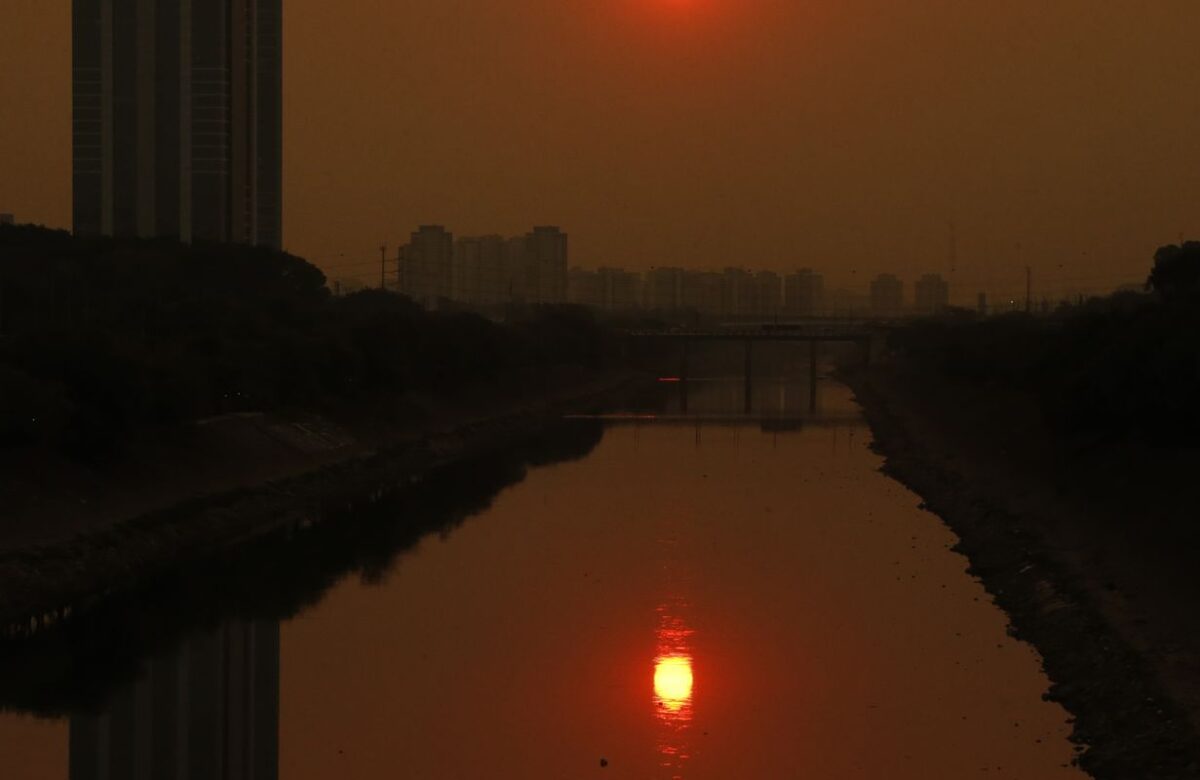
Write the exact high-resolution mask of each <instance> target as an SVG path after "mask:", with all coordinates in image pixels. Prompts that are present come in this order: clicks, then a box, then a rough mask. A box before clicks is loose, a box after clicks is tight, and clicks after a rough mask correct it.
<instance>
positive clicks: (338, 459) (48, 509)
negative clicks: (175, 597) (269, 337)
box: [0, 371, 637, 636]
mask: <svg viewBox="0 0 1200 780" xmlns="http://www.w3.org/2000/svg"><path fill="white" fill-rule="evenodd" d="M636 381H637V379H636V377H634V376H633V375H632V374H629V373H627V372H621V371H618V372H611V373H605V374H582V373H578V374H573V375H570V376H559V377H553V378H551V379H550V380H547V381H543V382H540V383H539V388H538V390H539V391H538V392H537V393H534V394H529V393H521V392H516V389H514V388H512V387H509V388H505V389H504V392H497V393H494V394H492V395H491V396H489V394H488V393H487V392H483V391H481V392H480V393H479V394H478V397H485V396H486V397H488V400H487V401H486V402H474V403H464V404H459V405H458V406H456V407H449V406H447V407H445V408H441V409H438V410H436V411H434V412H430V410H428V409H427V410H426V411H425V413H424V414H422V415H421V417H420V421H419V423H412V422H409V423H407V424H406V423H404V422H403V420H402V419H401V418H393V419H392V422H391V423H390V424H379V425H375V426H372V425H371V421H370V419H369V416H367V415H363V414H359V415H358V416H357V418H356V419H353V420H349V421H348V422H345V423H343V424H338V423H334V422H331V421H330V420H328V419H325V418H322V417H319V416H316V415H303V416H296V415H293V416H290V417H288V416H282V415H273V416H264V415H234V416H230V417H226V418H221V419H219V420H211V421H205V422H203V423H201V424H198V425H197V426H196V428H197V430H194V431H192V432H191V433H189V435H188V437H187V438H186V441H184V442H182V443H176V444H174V445H173V446H166V445H159V446H157V447H156V448H154V449H153V450H152V451H151V452H152V457H148V456H147V454H146V453H145V452H141V453H139V454H138V455H137V456H136V457H132V458H128V459H125V460H124V461H123V462H124V464H125V466H124V467H123V468H122V467H116V466H111V465H110V466H108V467H106V469H105V471H104V472H102V473H101V475H99V476H97V475H96V474H95V473H92V474H90V475H89V476H88V478H87V479H81V478H79V477H78V475H68V476H67V477H65V478H64V477H63V476H62V475H60V479H62V481H64V482H66V483H67V484H68V485H69V487H68V488H67V489H66V490H65V491H63V492H65V493H67V494H69V498H68V500H65V501H64V500H63V496H62V495H61V494H60V495H57V496H56V495H47V494H45V493H44V492H39V491H35V490H32V489H28V488H27V489H26V490H25V491H24V492H23V493H22V494H17V493H16V492H15V491H13V490H12V489H11V487H10V490H9V492H10V494H12V495H13V497H14V499H15V500H16V503H17V504H18V505H20V506H22V507H23V508H24V509H25V510H26V514H25V516H24V517H23V518H16V519H14V517H13V516H12V515H10V516H9V518H8V519H7V520H6V522H5V527H4V528H3V529H0V530H2V531H3V533H0V630H2V631H3V632H4V633H5V634H7V635H9V636H19V635H25V634H28V633H31V632H37V631H40V630H42V629H44V628H45V627H47V626H49V625H52V624H54V623H55V622H57V621H59V620H63V619H66V618H69V617H70V616H71V615H73V614H77V613H79V612H80V611H83V610H87V609H88V607H89V605H91V604H95V603H97V602H99V601H102V600H103V599H104V598H105V596H107V595H110V594H112V593H114V592H120V591H123V590H127V589H131V588H134V587H136V586H137V585H138V584H139V583H141V582H143V581H146V580H147V579H148V578H151V577H153V576H154V575H155V574H156V573H158V572H161V571H163V570H164V569H166V568H168V567H172V566H176V565H180V564H181V563H183V562H187V561H194V560H197V559H201V558H203V557H204V556H206V555H211V554H214V553H216V552H219V551H220V550H222V549H227V548H232V547H236V546H238V545H240V544H243V543H245V542H247V541H249V540H252V539H255V538H258V537H261V536H264V535H266V534H270V533H272V532H273V531H275V530H277V529H279V528H282V527H287V526H289V525H294V524H306V523H312V522H319V521H320V520H321V518H322V517H323V516H325V514H326V510H327V509H329V508H331V507H338V508H342V507H345V506H346V505H347V504H351V503H353V502H355V501H359V500H364V499H367V500H369V499H370V497H371V496H372V495H376V494H378V493H379V492H380V491H383V490H388V489H391V488H394V487H395V486H396V485H397V484H405V483H407V482H412V481H418V480H420V479H422V478H423V477H424V476H425V475H427V474H429V473H431V472H432V471H434V470H436V469H438V468H440V467H444V466H446V465H449V464H452V463H455V462H458V461H462V460H466V459H470V458H474V457H477V456H480V455H482V454H486V453H489V452H494V451H498V450H502V449H503V448H504V447H506V446H511V445H512V444H513V443H514V442H518V441H520V440H521V439H522V438H523V437H528V436H530V435H532V434H536V433H537V432H538V431H539V430H541V429H543V428H545V427H546V426H549V425H551V424H553V423H554V422H555V421H556V420H558V419H559V418H560V417H561V416H562V415H563V414H565V413H568V412H574V411H580V410H591V409H594V408H595V407H596V406H598V405H600V404H603V403H604V402H605V401H606V400H607V399H610V398H611V397H613V396H614V394H616V393H618V392H619V391H620V390H621V389H622V388H624V387H628V386H630V385H631V384H633V383H634V382H636ZM478 397H477V399H476V401H478ZM401 417H402V416H401ZM193 466H194V467H196V468H203V470H204V473H203V474H201V475H198V476H197V477H196V478H194V479H188V478H187V474H186V471H187V469H189V468H190V467H193ZM181 472H182V476H181ZM154 473H161V474H163V475H164V479H163V482H164V484H159V485H156V484H153V483H148V482H147V479H152V478H153V477H152V475H153V474H154ZM47 479H48V480H51V481H52V476H47ZM139 485H144V486H145V492H144V493H140V492H139V491H138V490H137V488H138V486H139ZM164 485H165V486H164ZM10 486H11V483H10ZM80 495H85V496H87V497H86V498H85V499H82V500H81V499H80V498H78V496H80ZM21 498H24V501H23V502H22V501H20V500H19V499H21ZM72 507H75V508H76V509H77V511H75V512H74V513H73V514H68V515H66V516H64V515H63V513H64V511H66V510H69V509H70V508H72Z"/></svg>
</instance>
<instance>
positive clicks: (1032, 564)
mask: <svg viewBox="0 0 1200 780" xmlns="http://www.w3.org/2000/svg"><path fill="white" fill-rule="evenodd" d="M842 379H843V380H844V381H846V382H847V383H848V384H849V385H850V386H851V387H852V388H853V390H854V391H855V394H856V396H857V398H858V400H859V402H860V403H861V404H862V406H863V408H864V410H865V413H866V415H867V418H868V420H869V422H870V424H871V427H872V430H873V431H874V435H875V441H876V445H875V446H876V447H877V449H878V450H879V451H880V452H881V454H883V455H884V456H885V457H886V464H885V470H886V471H887V473H889V474H890V475H892V476H894V477H895V478H897V479H898V480H900V481H901V482H903V483H905V484H906V485H908V486H909V487H910V488H912V489H913V490H914V491H915V492H916V493H918V494H919V495H920V496H921V497H922V498H923V499H924V501H925V503H926V506H927V507H928V508H929V509H930V510H931V511H933V512H935V513H936V514H938V515H939V516H941V517H942V518H944V519H945V521H946V522H947V523H948V524H949V525H950V526H951V528H952V529H953V530H954V531H955V532H956V533H957V534H958V536H959V537H960V538H961V540H962V541H961V544H960V545H959V549H960V551H961V552H963V553H964V554H965V555H966V556H967V557H968V558H969V560H970V564H971V572H972V573H973V574H974V575H976V576H978V577H979V578H980V579H981V580H982V581H983V583H984V585H985V586H986V587H987V589H988V590H989V592H990V593H991V594H992V595H993V596H994V598H995V599H996V602H997V603H998V605H999V606H1000V607H1001V608H1002V609H1004V610H1005V612H1006V613H1007V614H1008V615H1009V616H1010V618H1011V631H1012V633H1013V634H1014V635H1015V636H1017V637H1019V638H1021V639H1023V640H1025V641H1028V642H1029V643H1031V644H1032V645H1033V646H1034V647H1036V648H1037V649H1038V651H1039V652H1040V653H1041V655H1042V657H1043V659H1044V665H1045V668H1046V671H1047V674H1048V675H1049V677H1050V679H1051V680H1052V683H1053V684H1052V688H1051V690H1050V693H1049V697H1050V698H1051V699H1053V700H1055V701H1058V702H1060V703H1062V704H1063V706H1065V707H1066V708H1067V709H1068V710H1069V711H1070V712H1071V713H1072V714H1073V715H1074V716H1075V723H1074V735H1073V738H1074V740H1075V741H1076V742H1077V743H1079V745H1080V754H1079V757H1078V761H1079V763H1080V765H1081V766H1082V767H1083V768H1084V769H1085V770H1086V771H1088V772H1089V773H1090V774H1092V775H1093V776H1095V777H1097V778H1100V779H1101V780H1106V779H1107V778H1114V779H1116V778H1121V779H1122V780H1125V779H1127V778H1195V777H1200V763H1198V758H1200V741H1198V740H1197V736H1196V731H1195V729H1194V727H1193V722H1194V718H1195V715H1196V712H1197V710H1196V703H1197V701H1198V700H1200V697H1197V696H1196V695H1195V693H1196V684H1197V682H1198V679H1200V675H1197V674H1196V672H1197V669H1196V666H1195V664H1196V660H1197V658H1200V656H1197V655H1196V653H1195V651H1194V649H1195V648H1196V647H1197V646H1200V645H1197V644H1196V639H1197V638H1196V636H1195V626H1194V625H1193V619H1192V618H1191V617H1190V615H1191V609H1190V606H1191V598H1190V593H1191V590H1192V588H1194V582H1192V581H1191V580H1192V579H1193V578H1189V577H1188V576H1187V572H1186V568H1184V563H1185V561H1184V560H1183V558H1182V557H1181V556H1180V555H1179V552H1180V551H1179V550H1178V549H1177V543H1178V540H1179V539H1180V538H1182V537H1181V536H1178V535H1176V533H1175V532H1178V533H1179V534H1183V533H1184V532H1182V531H1179V529H1177V528H1176V526H1174V525H1173V524H1172V522H1171V521H1170V518H1166V517H1160V518H1158V519H1157V520H1158V525H1157V526H1155V525H1154V523H1155V520H1154V519H1152V518H1148V517H1140V516H1139V517H1135V518H1132V519H1131V518H1130V516H1129V515H1128V513H1127V507H1128V505H1129V504H1130V503H1131V502H1133V503H1136V497H1137V496H1138V495H1139V494H1141V493H1143V491H1145V490H1146V489H1147V485H1145V484H1139V483H1138V482H1137V472H1136V471H1135V470H1132V469H1127V468H1122V467H1121V463H1120V461H1123V460H1124V459H1125V458H1129V457H1132V455H1131V454H1130V453H1129V452H1124V451H1121V450H1119V449H1118V450H1113V451H1112V452H1108V453H1106V452H1105V451H1104V450H1103V448H1102V447H1101V445H1098V444H1093V445H1091V446H1088V447H1087V448H1086V449H1087V451H1086V453H1084V452H1081V451H1080V446H1081V445H1080V443H1078V442H1061V441H1058V440H1056V439H1055V437H1054V436H1052V435H1051V434H1050V433H1048V432H1047V431H1046V430H1045V429H1044V428H1043V427H1042V426H1041V425H1040V423H1039V422H1037V417H1036V414H1034V412H1033V411H1032V410H1031V409H1030V408H1029V406H1028V404H1027V403H1026V400H1025V399H1021V398H1014V397H1006V396H1005V395H1003V394H1000V393H996V394H992V393H991V391H989V390H988V389H987V388H973V387H967V386H952V385H949V384H946V383H944V382H943V381H942V380H941V379H937V378H931V377H928V376H916V375H915V374H913V373H911V372H909V371H907V370H906V369H905V368H904V367H903V366H899V365H895V364H887V365H882V366H876V367H873V368H871V369H868V370H851V371H847V372H844V373H843V375H842ZM1114 461H1116V462H1114ZM1106 463H1107V466H1108V471H1110V472H1117V473H1121V474H1123V476H1124V479H1122V480H1117V479H1107V480H1105V479H1104V478H1103V477H1101V478H1100V479H1097V475H1102V474H1105V473H1106V469H1105V467H1104V466H1105V464H1106ZM1131 496H1132V497H1133V498H1131ZM1181 498H1182V497H1181ZM1159 500H1160V501H1161V502H1162V504H1163V506H1173V505H1174V504H1173V502H1172V501H1169V500H1168V501H1162V496H1159ZM1144 509H1145V507H1144ZM1147 511H1148V510H1147ZM1151 528H1157V530H1158V533H1153V532H1150V529H1151ZM1139 537H1140V539H1139ZM1152 537H1153V538H1152ZM1172 547H1175V548H1176V549H1175V551H1174V553H1171V552H1170V549H1171V548H1172ZM1192 549H1194V548H1192Z"/></svg>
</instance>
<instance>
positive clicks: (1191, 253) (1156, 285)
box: [1146, 241, 1200, 300]
mask: <svg viewBox="0 0 1200 780" xmlns="http://www.w3.org/2000/svg"><path fill="white" fill-rule="evenodd" d="M1146 288H1147V289H1150V290H1153V291H1154V292H1156V293H1158V294H1159V295H1161V296H1162V297H1163V299H1165V300H1177V299H1179V298H1184V297H1191V296H1194V295H1196V294H1197V293H1200V241H1187V242H1185V243H1184V244H1183V246H1178V245H1175V244H1170V245H1168V246H1164V247H1162V248H1160V249H1159V250H1158V251H1157V252H1155V253H1154V268H1153V270H1152V271H1151V272H1150V278H1149V279H1148V280H1146Z"/></svg>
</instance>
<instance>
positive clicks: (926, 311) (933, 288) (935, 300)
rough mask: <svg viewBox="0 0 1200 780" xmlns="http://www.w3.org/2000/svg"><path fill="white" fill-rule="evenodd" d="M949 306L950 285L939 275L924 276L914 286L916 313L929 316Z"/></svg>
mask: <svg viewBox="0 0 1200 780" xmlns="http://www.w3.org/2000/svg"><path fill="white" fill-rule="evenodd" d="M949 306H950V283H949V282H947V281H946V280H945V279H943V278H942V277H941V275H940V274H925V275H924V276H922V277H921V278H920V279H918V280H917V284H916V311H917V313H918V314H923V315H926V316H931V315H935V314H940V313H942V312H943V311H945V310H946V309H947V308H948V307H949Z"/></svg>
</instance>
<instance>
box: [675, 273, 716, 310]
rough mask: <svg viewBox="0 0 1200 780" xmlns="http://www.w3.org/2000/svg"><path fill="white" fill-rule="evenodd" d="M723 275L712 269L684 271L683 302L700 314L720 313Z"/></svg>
mask: <svg viewBox="0 0 1200 780" xmlns="http://www.w3.org/2000/svg"><path fill="white" fill-rule="evenodd" d="M724 287H725V277H724V276H723V275H721V274H719V273H716V272H714V271H686V272H684V276H683V304H684V306H685V307H687V308H689V309H692V310H693V311H696V312H698V313H700V314H705V315H709V316H713V315H717V314H720V313H721V291H722V290H723V289H724Z"/></svg>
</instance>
